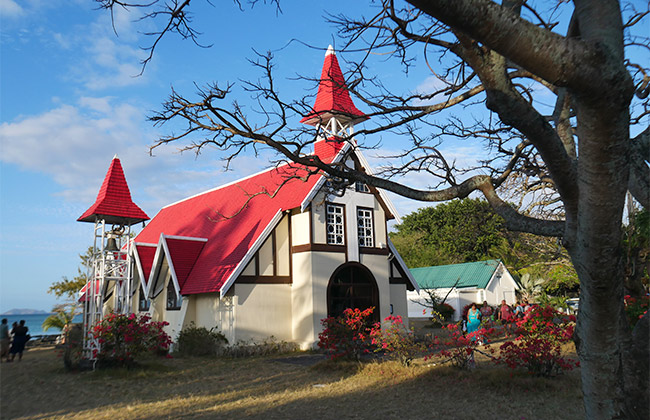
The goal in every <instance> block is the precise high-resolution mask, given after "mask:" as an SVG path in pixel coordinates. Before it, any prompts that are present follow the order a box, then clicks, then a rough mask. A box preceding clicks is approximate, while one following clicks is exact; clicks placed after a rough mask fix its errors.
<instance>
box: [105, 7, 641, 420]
mask: <svg viewBox="0 0 650 420" xmlns="http://www.w3.org/2000/svg"><path fill="white" fill-rule="evenodd" d="M101 3H102V5H103V6H104V7H106V8H108V9H111V10H112V8H114V7H116V6H120V7H127V8H129V7H142V8H144V9H146V11H147V13H146V15H145V16H146V17H149V18H153V19H164V21H163V22H162V23H163V28H164V29H162V30H161V31H159V32H156V33H155V34H153V36H154V42H153V43H152V44H151V45H150V46H149V47H148V48H149V51H150V53H151V54H153V52H154V49H155V48H156V46H157V45H158V43H159V42H160V40H161V39H162V37H163V36H164V35H165V34H166V33H170V32H177V33H179V34H180V35H181V36H183V37H185V38H191V39H192V40H194V41H196V42H198V41H197V38H196V36H197V34H198V33H197V32H196V31H195V30H194V29H192V25H191V21H190V20H189V17H190V15H189V12H188V11H189V7H190V6H189V1H185V2H182V1H177V0H168V1H167V2H164V1H157V0H150V1H149V2H146V3H142V4H129V3H127V2H121V1H117V0H101ZM637 6H638V3H637ZM541 7H542V6H539V7H537V3H534V4H533V3H532V2H528V1H526V0H503V1H502V3H501V4H498V3H496V2H493V1H490V0H429V1H418V0H410V1H408V2H406V3H405V2H398V1H391V0H384V1H382V2H381V3H380V4H378V5H377V8H376V13H375V14H374V15H372V16H354V17H349V16H344V15H333V16H330V20H331V21H332V22H333V23H334V24H335V25H337V26H338V28H339V35H340V37H341V38H342V39H343V40H344V42H345V45H344V48H343V49H342V51H344V52H345V51H346V50H348V51H357V53H356V54H350V55H355V57H356V56H359V53H358V51H363V52H364V53H363V54H362V55H361V57H360V59H359V60H357V61H356V62H355V63H350V64H349V67H350V68H351V69H352V70H351V72H350V73H349V74H348V77H347V88H348V89H349V90H350V92H351V94H352V95H353V98H354V99H355V100H356V101H358V102H360V103H363V104H365V106H366V107H367V108H368V109H370V110H371V112H369V113H368V114H367V115H368V116H370V117H371V121H372V125H371V123H368V124H366V128H364V129H362V130H360V131H357V133H356V134H355V138H356V141H358V143H357V142H356V141H355V140H353V139H352V138H351V137H348V136H343V137H342V139H341V140H342V141H347V142H350V144H351V145H352V146H353V147H368V146H369V145H371V144H372V143H371V142H372V141H373V136H374V135H376V134H378V133H387V132H390V133H393V134H397V135H399V136H401V137H403V138H408V139H410V146H409V147H407V148H406V149H405V150H403V151H402V152H401V153H399V154H397V155H395V156H390V157H387V158H390V159H388V161H389V162H390V165H387V166H386V167H383V168H381V170H380V172H378V173H376V174H374V175H372V174H368V173H365V172H362V171H358V170H356V168H355V167H349V166H346V165H345V164H337V165H327V164H326V163H325V162H323V161H321V160H320V159H319V158H318V156H313V155H310V154H308V153H307V152H309V150H310V147H311V145H312V144H313V143H314V142H315V141H316V139H317V138H318V136H317V134H318V133H317V131H316V129H312V128H311V127H307V126H304V127H297V124H296V121H297V119H298V118H297V117H299V116H304V115H307V114H308V113H309V112H310V111H311V108H310V105H311V100H310V99H309V98H304V99H302V100H285V99H283V98H281V97H280V96H279V94H278V93H277V90H276V89H275V86H274V77H273V72H272V55H271V54H266V55H259V56H258V57H257V59H256V60H255V61H254V62H253V65H254V66H256V67H258V68H259V70H260V71H261V72H262V75H263V77H262V78H261V79H260V80H259V81H255V82H249V83H247V84H246V85H245V89H246V91H247V92H248V93H249V96H252V98H253V100H254V105H255V106H256V108H255V110H254V112H257V113H258V115H256V116H253V115H252V114H250V113H249V114H247V113H246V112H244V108H243V107H242V106H240V105H239V103H238V102H232V103H229V102H227V100H230V98H231V96H232V86H230V85H228V86H221V87H220V86H219V85H218V84H210V85H207V86H206V87H204V88H200V89H199V90H198V95H197V98H196V99H188V98H187V97H186V96H183V95H182V94H179V93H177V92H172V94H171V96H170V98H169V100H168V101H167V102H165V103H164V104H163V107H162V110H161V111H159V112H158V113H157V114H155V115H153V116H152V118H151V120H152V121H153V122H155V123H158V124H164V123H166V122H168V121H171V120H174V121H177V122H178V121H182V122H184V124H185V126H184V129H182V131H180V132H178V133H176V134H172V135H170V136H168V137H165V138H162V139H160V140H159V141H158V142H157V143H156V144H155V145H154V146H153V147H154V148H155V147H159V146H161V145H164V144H167V143H176V142H182V141H185V140H188V139H191V138H196V136H197V135H200V136H201V140H198V141H192V140H189V141H187V142H185V143H182V144H183V145H182V148H183V149H184V150H194V151H196V152H200V151H201V150H202V149H203V148H204V147H208V146H209V147H214V146H216V147H218V148H220V149H221V150H222V151H224V152H225V153H226V162H227V164H230V163H231V161H232V159H234V158H235V157H236V156H237V155H239V154H240V153H242V151H244V150H246V149H249V148H253V149H255V150H256V148H257V147H258V146H267V147H271V148H272V149H274V150H275V151H277V153H278V155H279V158H278V161H280V160H285V161H291V162H296V163H298V164H301V165H305V166H308V167H310V168H313V170H319V171H322V172H324V173H327V174H328V175H329V176H330V177H331V179H332V180H336V181H338V182H340V183H342V184H346V183H351V182H355V181H360V182H364V183H366V184H369V185H372V186H374V187H378V188H383V189H385V190H389V191H392V192H394V193H397V194H399V195H402V196H404V197H408V198H412V199H415V200H420V201H425V202H435V201H445V200H450V199H453V198H463V197H467V196H468V195H469V194H470V193H472V192H475V191H479V192H481V193H482V194H483V195H484V196H485V198H486V199H487V200H488V202H489V203H490V204H491V206H492V207H493V208H494V210H495V211H496V212H497V213H498V214H500V215H501V216H502V217H503V218H504V219H505V221H506V224H507V227H508V228H509V229H512V230H517V231H524V232H530V233H534V234H537V235H544V236H556V237H561V238H562V241H563V244H564V246H565V247H566V249H567V250H568V252H569V255H570V256H571V259H572V261H573V264H574V266H575V268H576V271H577V273H578V276H579V278H580V290H581V295H580V313H579V316H578V326H577V329H576V337H575V341H576V345H577V349H578V353H579V356H580V360H581V366H582V368H581V372H582V389H583V394H584V404H585V408H586V413H587V417H588V418H590V419H613V418H639V419H647V418H648V417H649V410H648V405H649V402H648V377H649V370H648V360H649V358H648V354H649V349H648V346H649V344H648V342H649V340H648V329H649V326H648V316H647V315H646V316H645V317H644V318H643V319H642V320H641V321H640V322H638V323H637V327H636V329H635V331H634V332H630V328H629V326H628V323H627V321H626V319H625V314H624V306H623V294H624V290H623V288H624V281H623V280H624V277H625V276H624V274H625V273H624V261H623V260H622V255H623V253H622V248H621V247H622V245H621V244H622V219H623V210H624V206H625V195H626V192H627V191H630V193H631V194H632V195H633V196H634V198H635V199H636V200H637V201H638V202H639V203H640V204H641V205H642V206H643V207H645V208H648V207H649V205H650V170H649V168H648V161H649V159H650V153H649V150H650V129H649V128H647V127H646V128H645V129H643V127H641V129H639V128H638V127H639V125H640V124H641V123H642V121H646V126H647V119H648V113H649V110H648V102H647V97H648V94H649V93H650V76H649V74H648V69H647V67H645V66H647V64H648V63H647V62H645V63H637V62H635V61H634V57H635V55H634V54H633V51H634V49H637V50H640V51H641V53H642V54H647V53H648V49H649V47H648V38H646V36H647V33H645V34H644V33H643V30H642V28H643V26H644V24H645V25H646V27H647V21H648V19H649V11H648V6H647V3H646V4H645V5H642V7H643V9H637V8H636V7H635V3H629V4H625V5H621V4H620V3H619V2H618V1H614V0H574V1H573V2H572V3H569V2H557V3H553V4H551V5H549V6H548V9H547V10H544V9H542V8H541ZM568 15H570V16H571V18H570V21H569V23H568V25H564V26H563V25H562V21H561V18H562V17H567V16H568ZM567 20H568V19H567ZM563 27H564V28H565V29H564V30H563V32H562V33H561V32H560V31H561V28H563ZM371 53H382V54H383V55H384V56H386V55H388V56H390V57H392V58H394V59H395V60H399V61H400V62H401V63H402V64H403V65H404V67H405V68H406V69H408V68H409V66H410V65H411V64H412V60H413V58H414V57H416V56H418V55H422V56H424V59H425V60H426V62H427V64H428V65H429V66H430V68H431V71H432V73H433V74H435V75H436V77H437V78H438V80H439V83H438V84H437V86H439V87H438V88H436V89H435V90H433V91H430V92H415V93H404V92H398V93H393V92H391V91H390V88H389V87H387V86H386V85H384V83H382V80H381V79H380V78H371V77H369V76H368V73H369V72H371V69H372V60H373V57H374V55H372V54H371ZM646 56H647V55H646ZM151 57H152V55H149V57H148V58H147V59H146V60H145V64H146V61H148V60H150V59H151ZM540 89H543V90H545V91H546V92H547V93H549V94H551V95H553V96H554V98H555V103H554V104H552V106H551V107H549V108H548V110H546V108H545V107H544V104H543V101H542V102H540V100H539V95H537V92H539V90H540ZM635 94H636V98H635ZM441 98H442V99H441ZM468 107H486V108H487V111H489V112H487V113H486V115H488V116H487V117H486V118H485V119H483V120H478V121H475V120H472V121H470V120H469V119H468V118H466V117H463V114H464V113H465V109H467V108H468ZM449 115H453V117H451V118H449V119H447V120H446V122H444V123H441V122H439V119H441V118H442V117H444V116H449ZM260 116H261V117H260ZM260 121H261V122H260ZM631 130H634V131H635V132H639V134H636V135H635V136H631V134H630V132H631ZM449 138H457V139H462V140H464V141H480V142H482V144H484V146H485V147H486V151H487V152H486V158H485V159H484V161H483V162H482V164H481V167H480V169H481V172H480V173H477V172H476V169H479V168H457V167H456V166H455V163H454V162H453V161H450V160H448V159H446V158H445V156H444V155H443V153H442V151H441V148H440V145H441V144H442V142H443V141H445V140H446V139H449ZM411 171H418V172H421V173H425V174H427V175H429V176H430V179H431V183H430V185H431V188H429V189H418V188H413V187H411V186H408V185H405V184H404V183H402V182H400V178H399V176H400V175H403V174H405V173H408V172H411ZM506 186H508V187H509V188H504V187H506ZM504 191H505V192H507V191H510V192H512V191H516V192H517V195H518V199H517V202H519V203H520V206H519V207H518V208H517V207H513V206H512V205H511V204H509V203H508V201H507V200H506V199H508V200H509V199H511V197H508V196H507V195H504Z"/></svg>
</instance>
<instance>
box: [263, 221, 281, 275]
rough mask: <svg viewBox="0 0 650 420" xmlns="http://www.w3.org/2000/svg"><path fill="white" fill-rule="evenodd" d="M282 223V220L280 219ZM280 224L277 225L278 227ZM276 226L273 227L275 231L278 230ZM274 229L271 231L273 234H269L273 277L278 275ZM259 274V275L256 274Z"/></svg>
mask: <svg viewBox="0 0 650 420" xmlns="http://www.w3.org/2000/svg"><path fill="white" fill-rule="evenodd" d="M280 221H282V219H280ZM279 225H280V223H278V226H279ZM278 226H276V227H275V229H277V228H278ZM275 229H273V232H271V247H273V252H272V253H271V260H273V261H272V264H273V276H277V275H278V250H277V248H276V245H277V243H276V240H275ZM258 274H259V273H258Z"/></svg>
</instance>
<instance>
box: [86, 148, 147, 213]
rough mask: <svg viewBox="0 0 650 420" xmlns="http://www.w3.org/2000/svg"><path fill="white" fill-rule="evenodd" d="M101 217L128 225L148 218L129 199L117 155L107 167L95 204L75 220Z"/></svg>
mask: <svg viewBox="0 0 650 420" xmlns="http://www.w3.org/2000/svg"><path fill="white" fill-rule="evenodd" d="M101 219H104V220H105V221H106V223H111V224H120V225H128V226H131V225H133V224H136V223H139V222H143V221H145V220H149V216H147V215H146V214H145V212H143V211H142V209H140V207H138V206H137V205H136V204H135V203H134V202H133V201H132V200H131V192H130V191H129V186H128V184H127V183H126V178H124V171H123V170H122V164H121V163H120V160H119V159H118V158H117V155H116V156H115V157H114V158H113V161H112V162H111V166H110V167H109V168H108V172H107V173H106V177H105V178H104V183H103V184H102V187H101V188H100V190H99V194H97V200H95V204H93V205H92V206H90V208H89V209H88V210H86V212H85V213H84V214H82V215H81V217H79V218H78V219H77V221H78V222H91V223H94V222H95V221H96V220H101Z"/></svg>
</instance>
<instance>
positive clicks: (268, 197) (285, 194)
mask: <svg viewBox="0 0 650 420" xmlns="http://www.w3.org/2000/svg"><path fill="white" fill-rule="evenodd" d="M337 156H338V155H337ZM334 159H336V156H334V157H332V158H330V159H327V160H326V161H328V162H331V161H332V160H334ZM323 160H325V159H323ZM321 178H322V176H321V175H318V174H312V173H310V171H308V170H307V169H306V168H304V167H300V166H298V165H295V164H293V165H291V164H287V165H282V166H280V167H278V168H274V169H271V170H267V171H264V172H261V173H258V174H255V175H252V176H250V177H248V178H245V179H242V180H240V181H238V182H235V183H232V184H228V185H225V186H223V187H220V188H217V189H214V190H210V191H207V192H205V193H202V194H199V195H196V196H193V197H190V198H188V199H185V200H182V201H180V202H177V203H174V204H172V205H169V206H167V207H165V208H163V209H162V210H161V211H160V212H159V213H158V214H157V215H156V216H155V217H154V218H153V219H152V220H151V222H150V223H149V224H148V225H147V227H145V228H144V229H143V230H142V232H140V234H139V235H138V236H137V237H136V241H138V242H147V243H157V242H158V238H159V237H160V235H161V234H164V235H166V236H184V237H192V238H207V242H206V243H205V246H204V247H203V249H202V251H201V252H200V254H199V255H198V257H197V258H196V261H195V262H194V264H193V268H192V269H191V270H190V272H189V274H188V276H187V278H186V280H185V281H184V283H183V284H182V285H179V287H180V292H181V294H183V295H188V294H195V293H210V292H221V293H222V294H224V293H225V291H227V289H228V287H230V285H231V284H232V282H233V281H234V279H235V278H236V277H237V276H238V275H239V274H240V273H241V271H242V270H243V269H244V267H245V265H246V264H247V263H248V261H250V258H251V257H252V256H253V255H254V253H255V252H256V251H257V249H258V248H259V247H260V246H261V244H262V243H263V242H264V240H265V239H266V237H268V235H269V234H270V233H271V231H272V230H273V228H274V227H275V224H277V222H278V221H279V219H280V218H281V216H282V214H283V212H285V211H287V210H290V209H293V208H296V207H299V206H300V204H301V202H302V201H303V200H304V198H305V197H306V196H308V195H309V193H310V192H311V191H312V189H313V188H314V186H315V185H316V183H317V182H318V180H319V179H321Z"/></svg>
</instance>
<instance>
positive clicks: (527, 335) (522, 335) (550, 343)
mask: <svg viewBox="0 0 650 420" xmlns="http://www.w3.org/2000/svg"><path fill="white" fill-rule="evenodd" d="M574 323H575V316H573V315H569V316H567V315H565V314H563V313H561V312H558V311H556V310H555V309H553V308H552V307H550V306H546V307H541V306H536V307H533V308H531V309H530V310H529V311H528V312H526V314H525V316H524V317H523V318H522V319H520V320H518V321H517V334H516V335H518V338H517V340H515V341H506V342H505V343H503V344H502V345H501V355H500V356H499V357H498V358H497V359H496V362H497V363H505V364H506V365H507V366H508V367H510V368H513V369H514V368H517V367H524V368H526V369H528V371H529V372H530V373H532V374H535V375H540V376H552V375H554V374H556V373H559V372H561V371H564V370H571V369H573V368H574V367H576V366H579V362H577V361H575V360H572V359H565V358H564V357H562V345H563V344H565V343H568V342H569V341H570V340H571V337H572V336H573V329H574V325H575V324H574Z"/></svg>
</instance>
